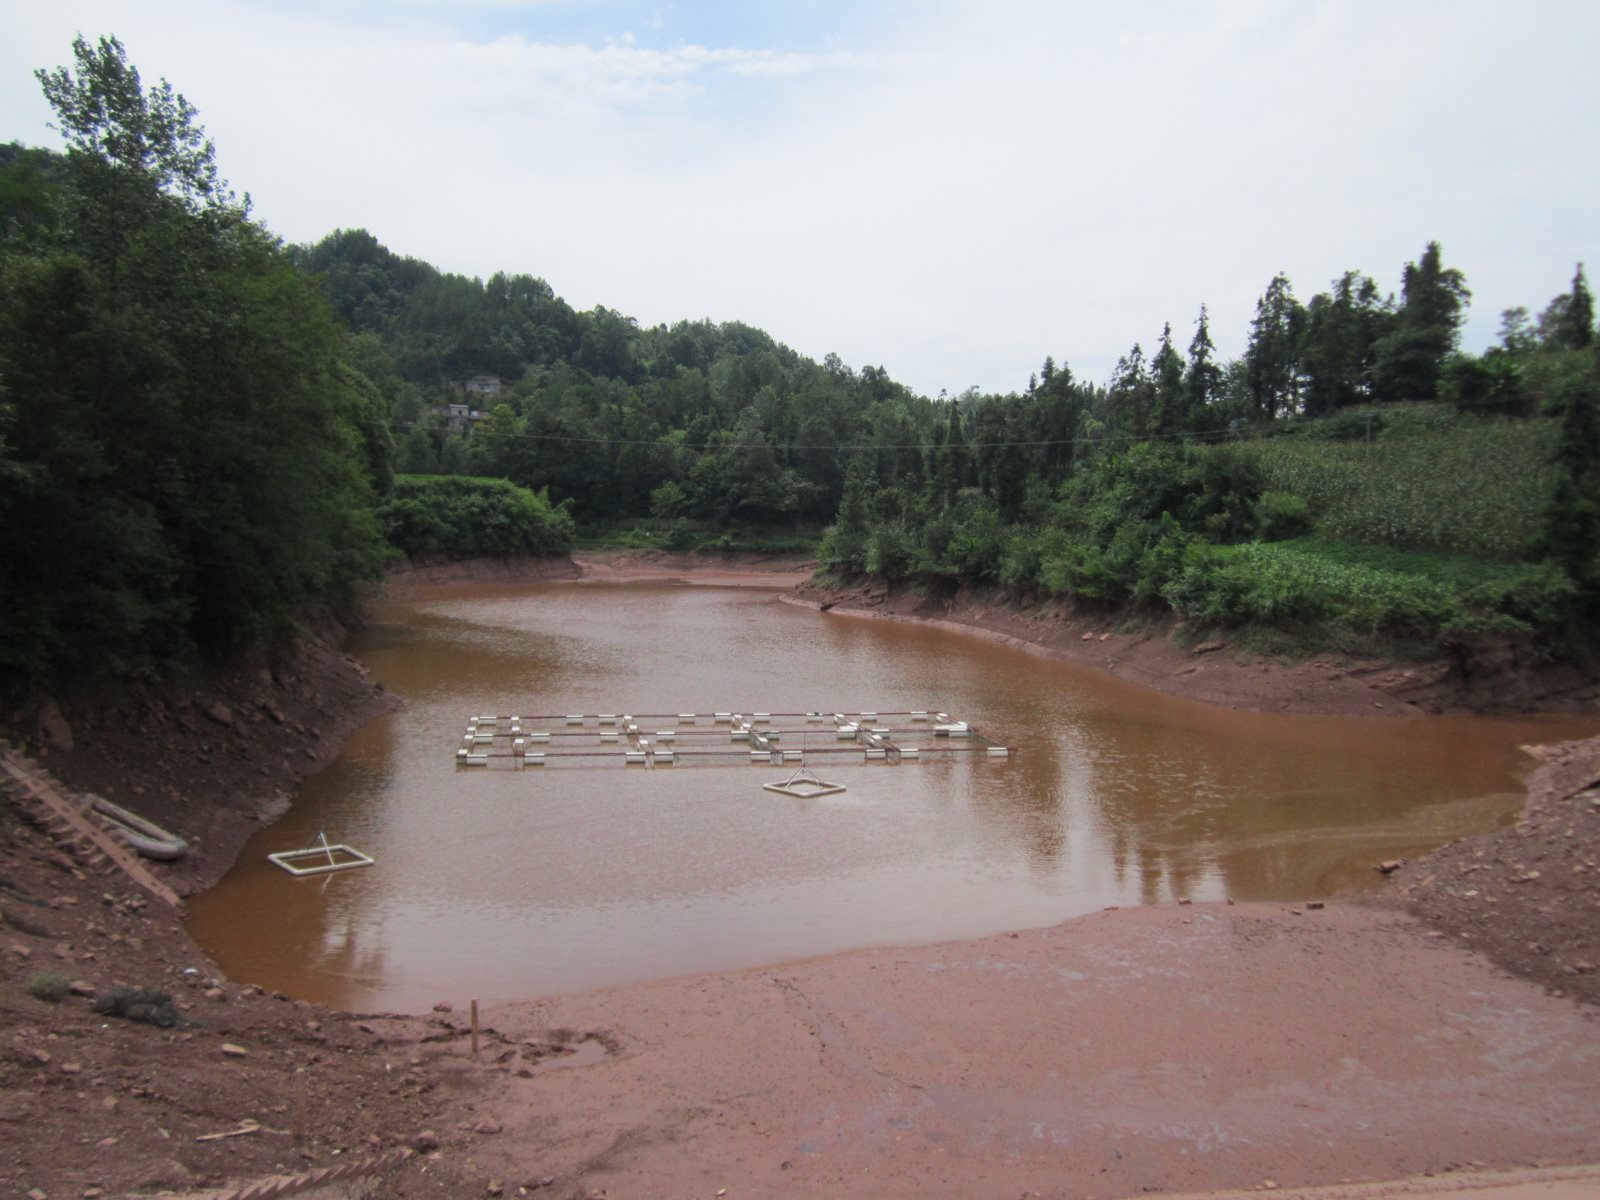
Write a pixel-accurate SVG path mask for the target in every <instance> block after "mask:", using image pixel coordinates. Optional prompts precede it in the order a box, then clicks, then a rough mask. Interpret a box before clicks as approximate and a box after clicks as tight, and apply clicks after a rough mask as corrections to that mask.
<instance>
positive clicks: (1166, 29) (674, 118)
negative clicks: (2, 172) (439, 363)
mask: <svg viewBox="0 0 1600 1200" xmlns="http://www.w3.org/2000/svg"><path fill="white" fill-rule="evenodd" d="M7 8H8V11H7V12H6V14H5V15H4V16H0V139H12V138H15V139H19V140H21V141H24V142H26V143H28V144H30V145H55V144H56V141H55V136H54V134H53V133H52V132H51V131H50V130H49V129H48V128H47V124H46V123H47V121H48V119H49V113H48V109H47V107H46V105H45V104H44V102H43V100H42V98H41V97H40V94H39V89H38V85H37V83H36V82H35V80H34V79H33V76H32V69H33V68H35V67H41V66H44V67H49V66H55V65H57V64H62V63H67V62H70V60H71V41H72V37H73V35H74V34H76V33H78V32H82V33H83V34H85V35H86V36H88V37H90V38H91V39H93V38H95V37H98V36H100V35H102V34H115V35H116V36H117V37H119V38H120V39H121V40H122V42H123V43H124V45H125V46H126V47H127V51H128V57H129V59H130V61H131V62H133V63H134V64H135V65H136V66H137V67H138V68H139V69H140V71H141V73H142V74H143V75H144V77H145V80H146V82H147V83H148V82H154V81H156V80H157V79H158V78H159V77H162V76H165V77H166V78H167V79H169V80H170V81H171V82H172V84H173V85H174V86H175V87H176V88H177V89H178V90H179V91H180V92H182V93H183V94H184V95H185V96H187V97H188V99H189V100H190V101H191V102H192V103H194V104H195V105H196V106H197V107H198V108H199V109H200V119H201V121H202V122H203V123H204V124H205V126H206V127H207V130H208V132H209V133H210V134H211V136H212V137H213V138H214V139H215V141H216V144H217V149H218V158H219V161H220V164H221V167H222V171H223V174H224V175H226V176H227V177H228V178H229V179H230V181H231V182H232V183H233V185H234V186H235V188H237V189H239V190H241V191H248V192H249V193H250V194H251V196H252V197H253V199H254V202H255V212H256V215H257V216H258V217H259V218H260V219H261V220H262V221H264V222H265V223H266V224H267V225H268V226H269V227H270V228H271V229H272V230H273V231H274V232H276V233H277V234H279V235H280V236H282V237H283V238H285V239H286V240H288V241H296V242H297V241H315V240H317V239H319V238H321V237H322V236H323V235H325V234H326V233H328V232H330V231H331V230H333V229H335V228H338V227H345V228H353V227H364V228H366V229H368V230H370V231H371V232H372V233H373V234H374V235H376V236H377V237H378V239H379V240H380V241H382V242H383V243H384V244H386V245H387V246H389V248H390V249H392V250H394V251H396V252H397V253H400V254H407V255H413V256H415V257H418V258H422V259H426V260H427V261H429V262H432V263H434V264H435V265H437V266H439V267H440V268H442V269H444V270H448V271H456V272H461V273H464V274H468V275H479V276H487V275H489V274H491V273H493V272H494V271H497V270H505V271H508V272H527V273H530V274H534V275H539V276H542V277H544V278H545V279H547V280H548V281H549V282H550V284H551V285H552V286H553V287H554V288H555V290H556V292H557V293H558V294H559V295H561V296H563V297H565V298H566V300H567V301H568V302H570V303H571V304H573V305H574V306H575V307H577V308H580V309H582V308H589V307H592V306H593V305H596V304H604V305H606V306H608V307H610V308H614V309H619V310H621V311H622V312H624V313H627V314H628V315H630V316H633V317H635V318H637V319H638V320H639V322H640V323H641V324H643V325H651V324H655V323H657V322H671V321H676V320H680V319H684V318H700V317H709V318H711V319H713V320H718V321H721V320H740V321H745V322H747V323H749V324H753V325H758V326H760V327H762V328H764V329H766V330H767V331H768V332H769V333H771V334H772V335H773V336H774V337H776V338H777V339H778V340H780V341H783V342H787V343H788V344H789V345H791V346H793V347H794V348H795V349H797V350H799V351H801V352H802V353H804V354H808V355H810V356H812V357H814V358H818V359H820V358H821V357H822V356H823V355H825V354H827V353H828V352H829V351H836V352H838V354H839V355H840V356H841V357H842V358H843V359H844V360H845V361H846V362H847V363H849V364H850V365H852V366H854V367H858V368H859V367H861V366H863V365H866V364H873V365H880V364H881V365H882V366H885V367H887V368H888V370H889V372H890V373H891V374H892V375H893V376H894V377H895V378H897V379H899V380H901V381H903V382H905V383H907V384H909V385H910V386H912V387H913V388H915V389H916V390H918V391H920V392H923V393H925V394H928V395H936V394H937V393H938V392H939V391H940V390H941V389H946V390H948V391H950V392H951V393H957V392H960V391H961V390H963V389H965V388H967V387H970V386H977V387H979V388H981V389H983V390H985V391H1009V390H1015V389H1019V388H1021V387H1023V386H1024V385H1025V384H1026V382H1027V378H1028V375H1029V373H1030V372H1032V371H1034V370H1036V369H1037V368H1038V366H1039V364H1040V363H1041V362H1042V361H1043V359H1044V357H1045V355H1047V354H1049V355H1053V356H1055V358H1056V359H1057V360H1058V361H1062V360H1065V361H1066V362H1068V363H1070V365H1071V366H1072V367H1073V369H1074V370H1075V371H1077V372H1078V373H1079V374H1080V375H1084V376H1087V377H1089V378H1090V379H1093V380H1096V381H1103V380H1104V379H1105V378H1106V376H1107V375H1108V373H1109V371H1110V368H1111V366H1112V364H1113V363H1114V362H1115V361H1116V358H1117V356H1118V355H1120V354H1122V353H1124V352H1126V351H1127V349H1128V348H1129V347H1130V346H1131V345H1132V344H1133V342H1135V341H1139V342H1142V343H1143V345H1144V347H1145V349H1146V351H1147V352H1148V351H1149V350H1150V348H1151V347H1152V346H1153V345H1154V343H1155V342H1156V341H1157V339H1158V338H1159V336H1160V333H1161V327H1162V324H1163V322H1165V321H1171V322H1172V325H1173V329H1174V337H1175V340H1177V341H1178V342H1179V345H1180V348H1181V347H1186V346H1187V344H1188V341H1189V338H1190V336H1191V333H1192V331H1193V325H1194V320H1195V316H1196V314H1197V313H1198V311H1199V308H1200V305H1201V304H1202V303H1205V304H1207V305H1209V306H1210V310H1211V313H1212V322H1213V324H1212V329H1213V336H1214V337H1215V338H1216V341H1217V343H1218V346H1219V348H1220V350H1221V351H1222V352H1223V353H1224V354H1226V355H1229V356H1232V355H1236V354H1238V353H1240V352H1241V351H1242V349H1243V346H1244V340H1245V336H1246V334H1247V330H1248V324H1249V320H1250V316H1251V314H1252V312H1253V310H1254V306H1255V301H1256V299H1257V298H1258V297H1259V296H1260V294H1261V292H1262V291H1263V290H1264V288H1265V287H1266V284H1267V282H1268V280H1270V279H1271V277H1272V276H1273V274H1274V273H1275V272H1277V271H1280V270H1281V271H1285V272H1286V273H1287V274H1288V275H1289V278H1290V279H1291V280H1292V281H1293V283H1294V286H1295V291H1296V294H1297V295H1298V296H1300V298H1301V299H1302V300H1306V299H1309V298H1310V297H1311V295H1313V294H1314V293H1315V292H1317V291H1320V290H1323V289H1325V288H1327V286H1328V285H1329V283H1330V281H1331V280H1332V279H1334V278H1335V277H1336V276H1337V275H1339V274H1340V273H1341V272H1342V271H1344V270H1345V269H1347V268H1355V269H1359V270H1363V271H1365V272H1367V273H1368V274H1370V275H1372V276H1373V277H1374V278H1376V279H1377V281H1378V283H1379V284H1380V286H1381V287H1382V288H1383V289H1384V291H1386V292H1387V291H1397V290H1398V288H1399V278H1400V270H1401V268H1402V266H1403V264H1404V263H1405V262H1407V261H1408V260H1412V259H1415V258H1416V257H1417V256H1418V255H1419V254H1420V253H1421V252H1422V249H1423V247H1424V246H1425V245H1426V243H1427V242H1428V241H1429V240H1432V239H1436V240H1438V241H1439V242H1440V243H1441V244H1442V246H1443V249H1444V258H1445V262H1446V264H1447V265H1449V266H1455V267H1459V268H1460V269H1461V270H1462V271H1464V272H1465V273H1466V276H1467V282H1468V285H1469V286H1470V288H1471V289H1472V292H1473V304H1472V308H1471V310H1470V316H1469V321H1468V326H1467V333H1466V344H1467V345H1468V347H1469V348H1473V349H1481V348H1482V347H1483V346H1484V345H1486V344H1488V343H1489V342H1490V341H1491V340H1492V339H1493V336H1494V332H1495V330H1496V328H1497V327H1498V324H1499V314H1500V311H1501V310H1502V309H1504V308H1507V307H1510V306H1512V305H1517V304H1521V305H1526V306H1528V307H1529V308H1531V309H1533V310H1535V311H1537V310H1538V309H1539V308H1541V307H1543V305H1544V304H1545V303H1546V302H1548V301H1549V299H1550V298H1551V297H1552V296H1553V295H1555V294H1556V293H1558V292H1560V291H1563V290H1565V288H1566V287H1567V285H1568V283H1569V281H1570V279H1571V277H1572V270H1573V266H1574V264H1575V263H1576V262H1577V261H1579V260H1587V261H1588V262H1589V263H1590V264H1591V265H1592V266H1594V267H1595V268H1596V269H1597V270H1600V212H1597V209H1596V203H1595V202H1596V199H1597V197H1600V138H1597V136H1596V129H1597V128H1600V105H1597V103H1596V101H1597V99H1600V89H1597V88H1596V86H1595V83H1594V73H1593V71H1594V57H1595V54H1596V50H1597V48H1600V4H1595V3H1593V2H1592V0H1570V2H1556V0H1519V2H1518V3H1515V4H1512V3H1508V2H1506V0H1492V2H1477V0H1381V2H1380V0H1347V2H1344V3H1323V2H1319V0H1274V2H1266V0H1210V2H1207V0H1182V2H1180V0H1171V2H1160V0H1148V2H1144V3H1134V2H1130V3H1111V2H1109V0H1098V2H1096V3H1078V2H1076V0H1016V2H1014V3H1007V2H1005V0H987V2H972V3H968V2H958V0H950V2H942V0H926V2H912V0H850V2H844V0H822V2H816V3H800V2H798V0H761V2H759V3H758V2H756V0H748V2H746V3H735V2H733V0H725V2H719V3H693V2H690V0H679V2H676V3H674V2H670V0H668V2H654V3H652V2H649V0H637V2H636V0H477V2H472V0H466V2H452V3H444V2H436V0H371V2H369V3H362V2H359V0H316V2H312V0H296V2H289V3H268V2H266V0H196V2H185V0H170V2H169V0H140V2H138V3H115V2H111V0H69V2H66V3H37V4H27V5H22V4H13V5H8V6H7Z"/></svg>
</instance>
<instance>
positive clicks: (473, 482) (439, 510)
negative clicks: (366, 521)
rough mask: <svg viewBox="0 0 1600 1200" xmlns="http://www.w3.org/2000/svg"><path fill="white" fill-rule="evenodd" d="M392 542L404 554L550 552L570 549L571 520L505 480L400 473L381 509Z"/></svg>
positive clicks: (545, 499) (539, 495)
mask: <svg viewBox="0 0 1600 1200" xmlns="http://www.w3.org/2000/svg"><path fill="white" fill-rule="evenodd" d="M378 519H379V521H380V522H381V524H382V526H383V531H384V536H385V537H387V538H388V541H389V544H390V545H391V546H393V547H394V548H395V549H396V550H399V551H401V552H402V553H404V554H407V555H412V556H417V555H432V554H445V555H452V556H463V557H465V556H472V555H505V554H550V553H554V552H556V551H560V550H565V549H567V548H568V547H570V546H571V545H572V537H573V522H572V517H571V516H570V515H569V514H568V513H567V511H566V509H565V508H563V507H560V506H553V505H551V503H550V497H549V495H548V493H547V492H545V491H538V492H531V491H529V490H528V489H527V488H522V487H517V486H516V485H515V484H512V483H508V482H506V481H505V480H503V479H479V478H475V477H472V476H465V475H401V476H398V477H397V478H396V479H395V483H394V489H393V491H392V492H391V493H390V494H389V496H388V498H387V499H386V500H385V501H384V502H383V503H382V504H380V505H379V506H378Z"/></svg>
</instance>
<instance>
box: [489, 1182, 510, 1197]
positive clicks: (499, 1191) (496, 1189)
mask: <svg viewBox="0 0 1600 1200" xmlns="http://www.w3.org/2000/svg"><path fill="white" fill-rule="evenodd" d="M484 1191H485V1192H487V1193H488V1194H489V1195H491V1196H503V1195H505V1194H506V1189H505V1185H504V1184H502V1183H501V1182H500V1181H499V1180H498V1179H491V1180H489V1186H488V1187H486V1188H485V1189H484Z"/></svg>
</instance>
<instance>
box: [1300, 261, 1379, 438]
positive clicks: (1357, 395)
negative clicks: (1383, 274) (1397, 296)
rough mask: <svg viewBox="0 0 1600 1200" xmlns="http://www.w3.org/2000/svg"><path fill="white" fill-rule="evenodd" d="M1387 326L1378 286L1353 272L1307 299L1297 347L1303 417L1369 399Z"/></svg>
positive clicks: (1323, 414) (1345, 274)
mask: <svg viewBox="0 0 1600 1200" xmlns="http://www.w3.org/2000/svg"><path fill="white" fill-rule="evenodd" d="M1392 324H1393V314H1392V312H1391V311H1390V309H1389V306H1388V305H1387V304H1385V303H1384V302H1383V301H1382V300H1381V299H1380V297H1379V293H1378V285H1377V284H1376V283H1374V282H1373V281H1372V280H1371V279H1369V278H1368V277H1367V276H1365V275H1361V274H1359V273H1357V272H1355V271H1346V272H1345V273H1344V274H1343V275H1342V276H1340V277H1339V279H1337V280H1336V281H1335V282H1334V285H1333V291H1332V292H1321V293H1319V294H1317V295H1316V296H1313V297H1312V298H1311V303H1310V304H1308V305H1307V306H1306V318H1305V325H1304V328H1303V330H1302V333H1301V344H1300V358H1301V364H1302V367H1303V369H1304V372H1305V379H1306V383H1305V411H1306V412H1307V413H1309V414H1311V415H1312V416H1326V415H1327V414H1329V413H1331V412H1333V411H1334V410H1336V409H1340V408H1347V407H1349V406H1351V405H1354V404H1363V403H1366V402H1368V401H1370V400H1371V399H1372V377H1373V368H1374V365H1375V362H1376V357H1377V347H1378V343H1379V342H1380V341H1381V340H1382V339H1383V338H1384V337H1386V336H1387V335H1388V334H1389V333H1390V332H1391V329H1390V327H1391V325H1392Z"/></svg>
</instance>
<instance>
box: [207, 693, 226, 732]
mask: <svg viewBox="0 0 1600 1200" xmlns="http://www.w3.org/2000/svg"><path fill="white" fill-rule="evenodd" d="M206 716H207V717H209V718H210V719H211V720H213V721H215V722H216V723H217V724H218V725H221V726H223V727H224V728H228V729H231V728H232V727H233V710H232V709H231V708H229V707H228V706H227V705H226V704H224V703H222V701H220V700H219V701H217V702H216V703H215V704H213V705H211V706H210V707H209V708H207V709H206Z"/></svg>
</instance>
